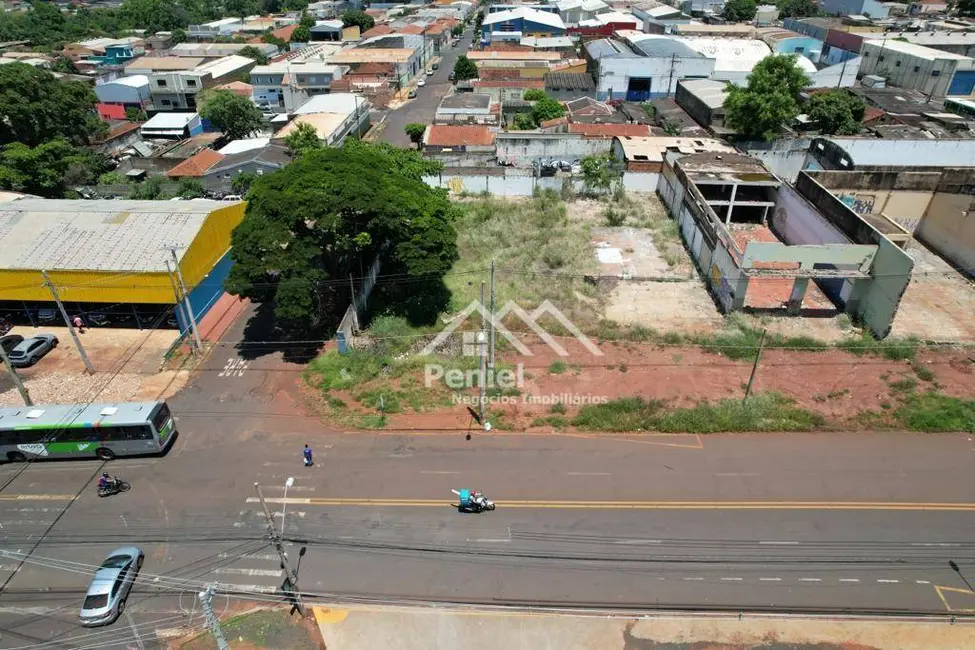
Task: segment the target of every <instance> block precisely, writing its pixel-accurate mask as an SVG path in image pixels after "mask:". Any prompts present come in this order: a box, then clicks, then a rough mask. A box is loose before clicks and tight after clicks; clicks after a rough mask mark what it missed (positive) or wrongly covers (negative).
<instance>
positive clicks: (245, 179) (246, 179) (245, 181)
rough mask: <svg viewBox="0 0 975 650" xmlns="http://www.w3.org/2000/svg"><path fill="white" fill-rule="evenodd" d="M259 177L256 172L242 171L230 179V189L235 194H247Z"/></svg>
mask: <svg viewBox="0 0 975 650" xmlns="http://www.w3.org/2000/svg"><path fill="white" fill-rule="evenodd" d="M258 178H259V176H258V175H257V174H255V173H254V172H242V173H240V174H237V175H236V176H234V177H233V179H232V180H231V181H230V189H231V190H232V191H233V192H234V194H239V195H240V196H247V192H248V191H250V189H251V185H253V184H254V181H256V180H257V179H258Z"/></svg>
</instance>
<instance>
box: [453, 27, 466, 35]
mask: <svg viewBox="0 0 975 650" xmlns="http://www.w3.org/2000/svg"><path fill="white" fill-rule="evenodd" d="M450 33H451V35H453V36H460V35H461V34H463V33H464V26H463V25H454V26H453V28H452V29H451V30H450Z"/></svg>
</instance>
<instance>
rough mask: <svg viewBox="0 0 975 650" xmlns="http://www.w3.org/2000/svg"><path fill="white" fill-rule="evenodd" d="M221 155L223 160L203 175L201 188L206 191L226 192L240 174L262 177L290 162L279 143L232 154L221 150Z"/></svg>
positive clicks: (284, 149) (284, 148)
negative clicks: (204, 188)
mask: <svg viewBox="0 0 975 650" xmlns="http://www.w3.org/2000/svg"><path fill="white" fill-rule="evenodd" d="M221 153H222V154H223V158H221V159H220V160H219V161H218V162H216V163H215V164H214V165H212V166H211V167H210V168H209V169H207V170H206V172H205V173H204V174H203V186H204V187H206V188H207V189H211V190H215V191H223V192H226V191H229V190H230V189H231V184H232V183H233V179H234V178H236V177H237V176H239V175H240V174H254V175H256V176H263V175H265V174H271V173H274V172H276V171H277V170H279V169H281V168H282V167H284V166H285V165H287V164H288V163H290V162H291V156H290V155H289V154H288V150H287V148H286V147H284V146H282V145H281V144H279V143H273V144H266V145H264V146H261V147H253V148H248V149H243V150H241V151H236V152H233V153H225V152H224V150H223V149H221Z"/></svg>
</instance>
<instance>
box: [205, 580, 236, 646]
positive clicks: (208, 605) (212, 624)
mask: <svg viewBox="0 0 975 650" xmlns="http://www.w3.org/2000/svg"><path fill="white" fill-rule="evenodd" d="M213 592H214V588H213V585H207V587H206V589H204V590H203V591H201V592H200V603H202V604H203V617H204V622H203V625H204V626H205V627H206V628H207V629H208V630H210V634H212V635H213V638H214V639H216V641H217V648H219V650H230V645H229V644H228V643H227V639H226V638H225V637H224V636H223V630H221V629H220V621H218V620H217V617H216V615H215V614H214V613H213Z"/></svg>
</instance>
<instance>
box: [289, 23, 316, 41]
mask: <svg viewBox="0 0 975 650" xmlns="http://www.w3.org/2000/svg"><path fill="white" fill-rule="evenodd" d="M310 40H311V28H310V27H308V26H307V25H298V26H297V27H295V29H294V31H293V32H291V40H290V41H289V42H290V43H307V42H308V41H310Z"/></svg>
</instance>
